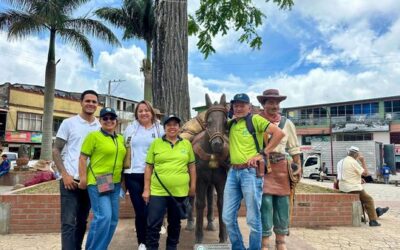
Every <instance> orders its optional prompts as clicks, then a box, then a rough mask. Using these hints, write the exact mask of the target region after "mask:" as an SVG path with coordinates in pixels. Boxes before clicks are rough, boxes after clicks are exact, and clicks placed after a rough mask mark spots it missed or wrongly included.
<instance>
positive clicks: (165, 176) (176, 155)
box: [143, 115, 196, 250]
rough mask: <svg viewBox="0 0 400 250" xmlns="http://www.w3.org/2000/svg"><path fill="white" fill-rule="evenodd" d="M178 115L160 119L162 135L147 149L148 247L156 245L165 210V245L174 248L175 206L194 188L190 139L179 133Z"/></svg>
mask: <svg viewBox="0 0 400 250" xmlns="http://www.w3.org/2000/svg"><path fill="white" fill-rule="evenodd" d="M180 122H181V119H180V118H179V117H177V116H175V115H170V116H168V117H166V119H164V122H163V125H164V130H165V135H164V136H162V138H157V139H155V140H154V141H153V142H152V144H151V145H150V148H149V150H148V153H147V157H146V169H145V176H144V178H145V182H144V192H143V199H144V200H145V202H146V203H148V217H147V238H146V247H147V249H148V250H155V249H158V247H159V239H160V229H161V225H162V223H163V219H164V215H165V212H167V220H168V229H167V232H168V236H167V242H166V249H168V250H174V249H177V247H178V244H179V236H180V230H181V219H182V215H181V213H180V209H179V207H182V204H183V203H184V202H185V201H188V196H194V195H195V191H196V167H195V164H194V162H195V158H194V152H193V149H192V145H191V143H190V142H189V141H188V140H186V139H182V138H181V137H180V136H179V135H178V134H179V129H180Z"/></svg>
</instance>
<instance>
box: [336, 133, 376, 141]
mask: <svg viewBox="0 0 400 250" xmlns="http://www.w3.org/2000/svg"><path fill="white" fill-rule="evenodd" d="M372 138H373V136H372V133H343V134H336V140H337V141H372Z"/></svg>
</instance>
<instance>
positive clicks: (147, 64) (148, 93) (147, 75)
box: [142, 41, 153, 103]
mask: <svg viewBox="0 0 400 250" xmlns="http://www.w3.org/2000/svg"><path fill="white" fill-rule="evenodd" d="M146 50H147V53H146V58H145V59H144V60H143V65H142V71H143V75H144V99H145V100H146V101H149V102H151V103H153V90H152V81H151V60H150V58H151V41H146Z"/></svg>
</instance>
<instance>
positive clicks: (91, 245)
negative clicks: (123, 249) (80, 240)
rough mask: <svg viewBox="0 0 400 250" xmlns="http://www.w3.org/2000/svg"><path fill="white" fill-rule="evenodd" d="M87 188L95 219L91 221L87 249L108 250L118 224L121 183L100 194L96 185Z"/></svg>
mask: <svg viewBox="0 0 400 250" xmlns="http://www.w3.org/2000/svg"><path fill="white" fill-rule="evenodd" d="M87 189H88V192H89V197H90V203H91V204H92V211H93V220H92V222H91V223H90V229H89V234H88V237H87V240H86V249H90V250H92V249H93V250H94V249H96V250H106V249H107V248H108V245H109V244H110V242H111V239H112V237H113V235H114V232H115V229H116V228H117V224H118V216H119V192H120V189H121V184H120V183H116V184H115V186H114V191H112V192H110V193H107V194H100V193H99V191H98V190H97V186H96V185H89V186H88V188H87Z"/></svg>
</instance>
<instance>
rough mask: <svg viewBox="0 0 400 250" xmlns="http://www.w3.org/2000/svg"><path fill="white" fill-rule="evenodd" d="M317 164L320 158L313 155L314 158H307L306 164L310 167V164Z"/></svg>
mask: <svg viewBox="0 0 400 250" xmlns="http://www.w3.org/2000/svg"><path fill="white" fill-rule="evenodd" d="M317 164H318V158H316V157H312V158H308V159H307V162H306V164H305V165H304V166H305V167H308V166H313V165H317Z"/></svg>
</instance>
